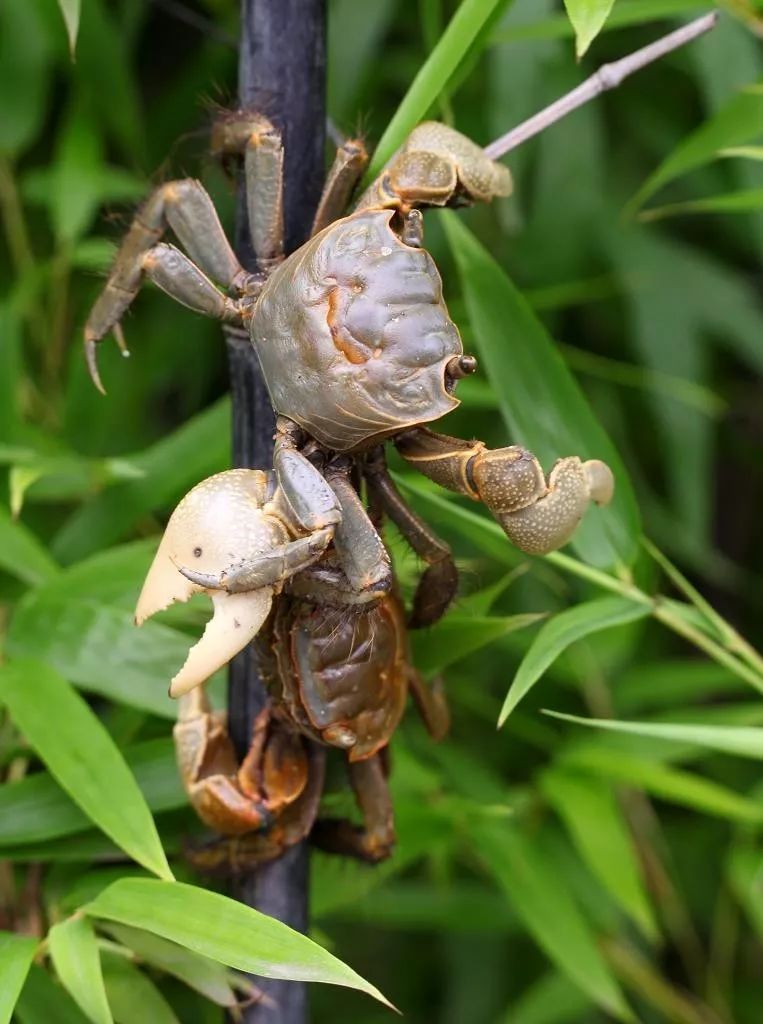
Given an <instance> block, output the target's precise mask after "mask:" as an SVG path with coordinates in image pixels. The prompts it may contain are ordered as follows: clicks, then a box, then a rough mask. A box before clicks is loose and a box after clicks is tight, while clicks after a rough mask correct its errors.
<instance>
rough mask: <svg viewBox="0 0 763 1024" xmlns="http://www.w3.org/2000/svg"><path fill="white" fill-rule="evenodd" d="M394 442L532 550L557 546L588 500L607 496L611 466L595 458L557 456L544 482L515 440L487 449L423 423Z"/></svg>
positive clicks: (411, 460) (609, 496) (597, 500)
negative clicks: (481, 505) (482, 506)
mask: <svg viewBox="0 0 763 1024" xmlns="http://www.w3.org/2000/svg"><path fill="white" fill-rule="evenodd" d="M395 444H396V446H397V449H398V451H399V452H400V454H401V455H402V456H403V458H404V459H405V460H406V462H409V463H410V464H411V465H412V466H414V467H415V468H416V469H417V470H418V471H419V472H420V473H423V474H424V476H427V477H429V479H430V480H434V481H435V483H438V484H440V485H441V486H442V487H447V488H448V489H449V490H451V491H456V492H457V493H459V494H466V495H468V496H469V497H470V498H473V499H474V500H475V501H482V502H484V503H485V505H487V507H488V508H489V509H490V511H491V512H492V513H493V515H494V516H495V518H496V519H497V520H498V522H499V523H500V524H501V527H502V528H503V530H504V532H505V533H506V535H507V536H508V538H509V540H510V541H511V542H512V543H513V544H515V545H516V546H517V547H518V548H519V549H520V550H521V551H526V552H527V553H528V554H531V555H543V554H547V553H548V552H549V551H554V550H555V549H556V548H560V547H562V545H563V544H566V543H567V541H568V540H569V539H570V538H571V536H572V534H573V533H574V531H575V527H576V526H577V525H578V523H579V522H580V520H581V518H582V516H583V513H584V512H585V510H586V508H587V507H588V505H589V503H590V502H592V501H593V502H595V503H596V504H597V505H606V504H608V503H609V501H611V499H612V492H613V490H614V479H613V477H612V471H611V470H610V468H609V467H608V466H607V465H606V463H604V462H601V461H599V460H598V459H590V460H589V461H588V462H582V461H581V460H580V459H579V458H578V457H577V456H572V457H570V458H566V459H560V460H559V461H558V462H557V463H556V465H555V466H554V468H553V469H552V470H551V473H550V474H549V478H548V481H546V479H545V477H544V475H543V470H542V469H541V467H540V464H539V463H538V460H537V459H536V458H535V456H534V455H533V454H532V453H531V452H528V451H527V450H526V449H524V448H520V447H518V446H516V445H513V446H511V447H509V448H497V449H495V450H493V451H491V450H489V449H488V448H486V447H485V445H484V444H483V443H482V442H481V441H463V440H461V439H460V438H455V437H447V436H446V435H444V434H436V433H434V431H431V430H427V429H426V428H424V427H417V428H416V429H414V430H409V431H406V432H405V433H404V434H400V435H399V436H398V437H397V438H395Z"/></svg>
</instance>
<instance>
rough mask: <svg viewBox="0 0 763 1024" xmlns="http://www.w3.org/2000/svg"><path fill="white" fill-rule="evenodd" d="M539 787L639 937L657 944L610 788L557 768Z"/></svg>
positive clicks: (546, 774)
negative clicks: (630, 921) (640, 935)
mask: <svg viewBox="0 0 763 1024" xmlns="http://www.w3.org/2000/svg"><path fill="white" fill-rule="evenodd" d="M541 788H542V790H543V792H544V793H545V795H546V797H547V798H548V800H549V801H550V802H551V804H552V805H553V807H554V809H555V810H556V812H557V814H558V815H559V816H560V817H561V818H562V820H563V822H564V824H565V825H566V826H567V830H568V832H569V833H570V836H571V838H572V841H573V843H574V844H575V846H576V848H577V850H578V852H579V853H580V856H581V857H582V858H583V860H584V861H585V862H586V864H587V865H588V866H589V868H590V869H591V871H592V872H593V874H594V875H595V876H596V877H597V878H598V879H599V881H600V882H601V883H602V885H603V886H604V888H605V889H606V890H607V891H608V892H609V894H610V896H612V898H613V899H614V901H615V903H617V904H618V905H619V906H620V907H622V909H623V910H624V911H625V913H626V914H627V915H628V916H629V917H630V918H631V919H632V920H633V921H634V922H635V924H636V925H637V926H638V927H639V928H640V929H641V931H642V932H643V934H644V935H645V936H646V937H647V938H648V939H651V940H653V941H654V940H656V939H657V937H658V935H659V930H658V928H657V924H656V921H655V918H654V913H653V911H652V907H651V904H650V902H649V899H648V897H647V894H646V890H645V888H644V883H643V880H642V877H641V872H640V870H639V866H638V861H637V858H636V855H635V853H634V850H633V844H632V842H631V837H630V833H629V831H628V826H627V824H626V823H625V820H624V818H623V814H622V811H621V810H620V807H619V805H618V803H617V800H616V799H615V795H614V793H613V792H612V789H611V786H609V785H607V784H605V783H602V782H601V781H599V780H598V779H593V778H591V777H587V776H584V775H580V774H579V773H575V772H570V771H565V770H564V768H563V767H559V768H555V769H552V770H551V771H547V772H544V774H543V775H542V776H541Z"/></svg>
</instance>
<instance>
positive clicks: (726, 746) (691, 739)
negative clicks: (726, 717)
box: [544, 711, 763, 761]
mask: <svg viewBox="0 0 763 1024" xmlns="http://www.w3.org/2000/svg"><path fill="white" fill-rule="evenodd" d="M544 714H546V715H551V716H552V717H553V718H559V719H561V720H563V721H565V722H574V723H575V724H576V725H586V726H591V727H592V728H594V729H606V730H609V731H610V732H621V733H630V734H631V735H633V736H648V737H649V738H650V739H656V740H665V741H666V742H673V743H691V744H694V745H696V746H698V747H705V748H707V749H708V750H720V751H721V752H722V753H724V754H736V755H738V756H739V757H751V758H753V759H754V760H757V761H761V760H763V729H758V728H755V727H754V726H747V727H744V726H732V725H693V724H689V723H686V724H684V723H683V722H676V723H673V722H670V723H664V722H619V721H615V720H612V719H603V718H579V717H578V716H577V715H564V714H562V713H561V712H559V711H545V712H544Z"/></svg>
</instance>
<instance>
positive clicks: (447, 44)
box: [366, 0, 503, 181]
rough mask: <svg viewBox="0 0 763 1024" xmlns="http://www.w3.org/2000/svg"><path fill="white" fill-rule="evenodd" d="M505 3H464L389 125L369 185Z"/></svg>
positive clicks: (495, 0) (492, 0)
mask: <svg viewBox="0 0 763 1024" xmlns="http://www.w3.org/2000/svg"><path fill="white" fill-rule="evenodd" d="M502 2H503V0H462V3H461V4H460V5H459V7H458V9H457V10H456V13H455V14H454V15H453V17H452V18H451V20H450V22H449V24H448V27H447V28H446V29H445V31H444V32H443V34H442V37H441V38H440V41H439V42H438V44H437V46H435V48H434V49H433V50H432V52H431V53H430V55H429V57H428V58H427V59H426V61H425V62H424V64H422V66H421V67H420V68H419V71H418V73H417V74H416V77H415V78H414V80H413V82H412V83H411V85H410V88H409V89H408V92H407V93H406V94H405V96H404V97H403V100H402V102H401V103H400V106H399V107H398V108H397V110H396V111H395V114H394V116H393V118H392V120H391V121H390V122H389V124H388V125H387V127H386V129H385V131H384V134H383V135H382V137H381V139H380V140H379V145H378V146H377V147H376V152H375V153H374V156H373V159H372V161H371V165H370V167H369V169H368V173H367V175H366V181H371V180H373V178H375V177H376V175H377V174H378V173H379V171H380V170H381V169H382V167H383V166H384V164H385V163H386V162H387V161H388V160H389V158H390V157H391V156H392V154H393V153H394V152H395V150H396V149H398V148H399V146H401V145H402V143H403V141H404V140H405V138H406V136H407V135H408V134H409V133H410V132H411V130H412V129H413V128H414V127H415V126H416V124H418V122H419V121H421V120H422V118H423V117H424V116H425V115H426V112H427V111H428V110H429V108H430V107H431V106H432V104H433V103H434V102H435V100H436V99H437V97H438V96H439V94H440V93H441V92H442V90H443V89H444V88H445V86H446V85H447V84H448V82H449V81H450V79H451V77H452V75H453V73H454V72H455V71H456V69H457V68H458V66H459V64H460V63H461V61H462V60H463V59H464V57H465V56H466V54H467V53H468V52H469V49H470V47H471V45H472V43H473V42H474V40H475V39H476V38H477V36H478V34H479V32H480V29H481V28H482V27H483V25H485V24H486V23H487V21H488V19H489V18H490V17H491V15H492V14H493V12H494V10H495V9H496V7H497V6H498V4H500V3H502Z"/></svg>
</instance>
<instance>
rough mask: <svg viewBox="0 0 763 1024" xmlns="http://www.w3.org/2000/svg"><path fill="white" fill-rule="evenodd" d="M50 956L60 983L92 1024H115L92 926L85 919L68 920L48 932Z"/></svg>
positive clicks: (71, 918)
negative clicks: (107, 998) (107, 997)
mask: <svg viewBox="0 0 763 1024" xmlns="http://www.w3.org/2000/svg"><path fill="white" fill-rule="evenodd" d="M48 943H49V945H50V956H51V959H52V961H53V966H54V967H55V969H56V974H57V975H58V977H59V979H60V981H61V984H62V985H63V986H64V988H65V989H66V990H67V992H68V993H69V995H70V996H71V997H72V999H73V1000H74V1001H75V1003H77V1005H78V1006H79V1008H80V1009H81V1010H82V1012H83V1013H84V1014H85V1016H87V1017H89V1018H90V1020H91V1021H93V1024H114V1022H113V1019H112V1016H111V1011H110V1010H109V1004H108V1002H107V1001H106V989H105V988H104V985H103V974H102V973H101V958H100V956H99V954H98V943H97V942H96V939H95V932H94V931H93V926H92V925H91V924H90V922H89V921H88V920H87V919H86V918H84V917H70V918H69V919H68V920H67V921H62V922H61V923H60V924H56V925H53V927H52V928H51V929H50V932H49V933H48Z"/></svg>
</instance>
